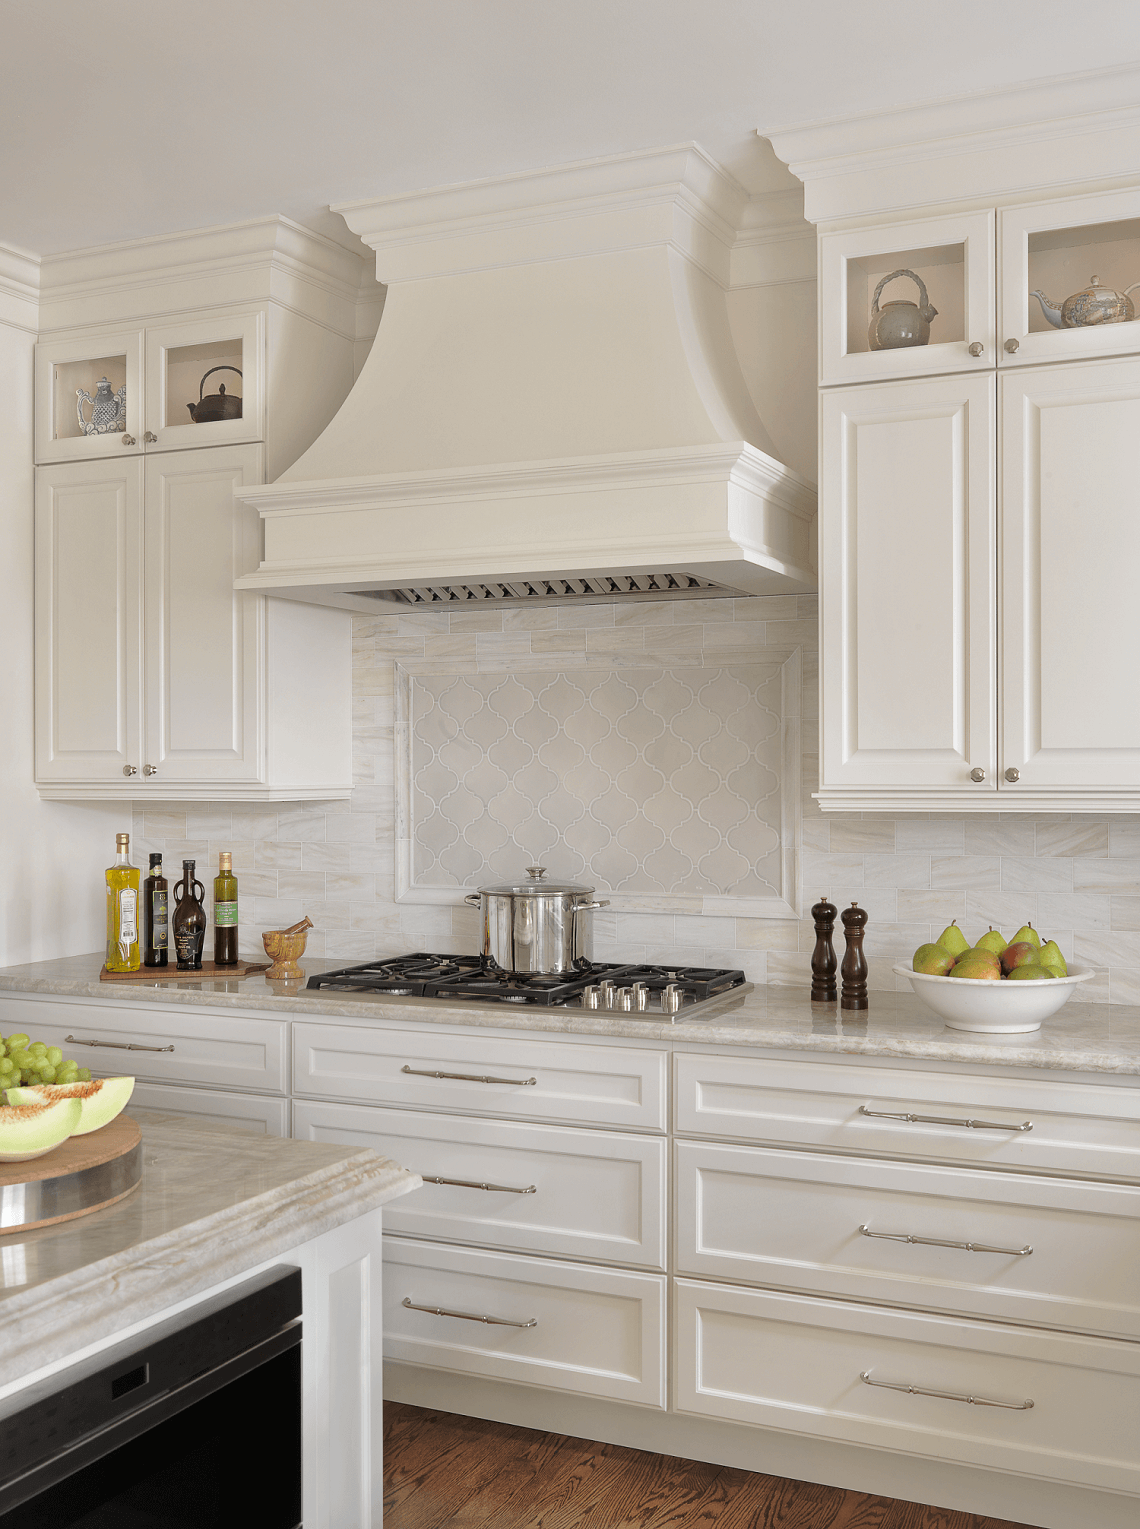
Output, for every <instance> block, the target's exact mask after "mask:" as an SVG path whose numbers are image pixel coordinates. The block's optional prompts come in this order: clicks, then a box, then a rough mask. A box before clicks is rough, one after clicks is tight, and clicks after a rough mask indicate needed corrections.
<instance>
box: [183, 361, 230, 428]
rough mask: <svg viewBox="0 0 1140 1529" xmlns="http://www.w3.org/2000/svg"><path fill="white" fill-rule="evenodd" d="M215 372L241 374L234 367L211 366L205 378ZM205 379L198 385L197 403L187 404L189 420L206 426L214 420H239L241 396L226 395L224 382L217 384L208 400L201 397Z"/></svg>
mask: <svg viewBox="0 0 1140 1529" xmlns="http://www.w3.org/2000/svg"><path fill="white" fill-rule="evenodd" d="M215 372H237V374H238V376H239V377H240V376H241V372H240V371H239V370H238V368H237V367H236V366H212V367H211V368H210V370H209V371H208V372H207V373H206V377H212V376H213V375H214V373H215ZM206 377H203V378H202V380H201V382H200V383H199V384H198V402H197V403H188V404H187V405H186V407H187V408H188V409H189V410H190V418H191V419H192V420H193V421H194V423H195V424H196V425H207V424H210V423H211V422H212V421H213V420H216V419H240V418H241V394H240V393H227V392H226V385H225V383H224V382H220V383H219V384H218V391H217V392H216V393H211V394H210V395H209V397H208V398H203V397H202V389H203V388H204V387H205V386H206Z"/></svg>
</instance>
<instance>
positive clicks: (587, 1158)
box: [0, 956, 1140, 1529]
mask: <svg viewBox="0 0 1140 1529" xmlns="http://www.w3.org/2000/svg"><path fill="white" fill-rule="evenodd" d="M342 964H343V963H342ZM331 965H333V963H330V962H322V961H317V960H306V962H305V966H306V968H307V970H309V971H310V972H315V971H318V970H320V969H322V968H327V967H329V966H331ZM97 977H98V957H95V956H92V957H84V958H73V959H71V960H69V961H57V962H48V963H41V964H39V965H37V966H32V967H24V968H13V969H8V970H6V971H4V972H0V1031H3V1032H5V1033H7V1032H8V1031H10V1030H11V1029H13V1028H15V1027H16V1026H17V1025H18V1026H19V1027H20V1028H21V1029H24V1030H27V1031H29V1032H30V1033H32V1034H43V1035H45V1036H46V1035H48V1034H49V1032H50V1034H51V1035H53V1036H55V1035H57V1034H58V1035H60V1036H62V1037H66V1036H67V1035H71V1036H73V1037H74V1041H73V1043H69V1046H68V1050H69V1052H70V1053H71V1054H74V1055H75V1056H77V1057H79V1058H81V1060H82V1062H83V1064H84V1065H87V1066H90V1067H92V1069H93V1070H99V1071H103V1072H111V1071H120V1070H127V1068H129V1070H131V1071H132V1072H136V1073H137V1074H138V1076H139V1080H140V1081H139V1084H138V1094H139V1097H141V1098H142V1099H143V1101H144V1102H146V1103H158V1102H163V1103H166V1104H167V1105H169V1106H171V1107H174V1106H175V1105H177V1107H179V1108H185V1109H188V1110H193V1111H195V1112H197V1113H198V1114H199V1115H200V1116H201V1117H203V1118H209V1119H215V1120H217V1119H221V1118H226V1117H227V1116H228V1117H229V1118H235V1119H237V1118H240V1119H242V1120H243V1121H244V1122H245V1124H246V1125H247V1127H252V1128H254V1129H258V1130H261V1131H264V1132H269V1133H273V1132H276V1133H278V1134H281V1135H285V1134H292V1135H293V1136H295V1137H298V1138H302V1139H304V1140H308V1141H312V1142H324V1143H331V1144H335V1145H339V1146H341V1147H348V1146H373V1147H375V1148H376V1150H377V1151H378V1152H379V1153H380V1154H381V1155H382V1156H384V1157H386V1158H390V1159H392V1160H394V1161H396V1162H401V1163H404V1164H406V1165H407V1167H408V1168H409V1169H411V1170H412V1171H413V1172H415V1173H418V1174H420V1175H421V1176H422V1178H423V1180H424V1182H425V1187H424V1189H423V1191H422V1192H420V1193H417V1194H415V1195H412V1196H410V1197H408V1198H407V1199H406V1200H402V1201H400V1202H399V1203H397V1204H396V1205H394V1206H393V1207H392V1208H391V1210H390V1211H389V1212H387V1213H386V1217H385V1231H386V1234H387V1235H386V1243H385V1269H386V1287H385V1312H384V1326H385V1354H386V1359H387V1364H386V1374H385V1390H386V1394H387V1395H389V1396H391V1397H393V1398H395V1399H399V1400H402V1401H407V1402H412V1403H416V1404H419V1405H424V1406H429V1407H437V1408H441V1409H444V1410H451V1411H459V1412H468V1413H470V1414H472V1415H478V1416H485V1417H489V1418H495V1419H498V1420H502V1421H507V1422H517V1423H522V1424H527V1425H530V1426H539V1427H546V1428H548V1429H551V1430H553V1431H558V1432H566V1433H571V1434H576V1435H578V1436H585V1437H592V1438H602V1439H607V1440H611V1441H613V1442H616V1443H624V1444H630V1445H633V1446H635V1447H640V1448H648V1449H655V1450H659V1451H661V1452H664V1453H673V1454H680V1455H686V1456H688V1457H690V1458H697V1459H706V1460H711V1461H716V1462H721V1463H725V1464H730V1465H741V1466H745V1467H747V1468H749V1469H753V1470H764V1471H768V1472H771V1473H773V1474H780V1475H787V1476H792V1477H797V1478H799V1479H802V1480H809V1481H820V1482H825V1483H828V1484H832V1485H839V1486H847V1487H853V1488H857V1489H859V1490H863V1491H869V1492H875V1493H880V1494H882V1495H886V1496H894V1497H902V1498H909V1499H911V1500H913V1501H917V1502H923V1503H935V1504H937V1505H940V1506H945V1507H949V1508H954V1509H959V1510H962V1511H970V1512H976V1513H988V1514H991V1515H993V1516H996V1517H1002V1518H1005V1519H1008V1520H1012V1521H1015V1522H1021V1523H1030V1524H1035V1525H1040V1526H1044V1529H1077V1526H1082V1529H1083V1526H1086V1525H1088V1524H1089V1523H1096V1524H1097V1526H1098V1529H1125V1526H1131V1525H1132V1524H1133V1523H1134V1522H1135V1519H1136V1515H1137V1512H1138V1511H1140V1467H1138V1464H1137V1461H1136V1455H1135V1448H1134V1439H1133V1429H1132V1423H1131V1420H1132V1419H1133V1418H1134V1417H1135V1416H1136V1415H1137V1414H1138V1413H1140V1296H1138V1295H1137V1292H1136V1289H1135V1279H1134V1277H1133V1271H1134V1270H1135V1268H1136V1267H1137V1266H1138V1264H1140V1088H1138V1087H1137V1080H1138V1079H1140V1011H1138V1010H1136V1009H1131V1008H1124V1007H1123V1006H1112V1005H1079V1004H1078V1003H1076V1002H1075V1001H1074V1002H1071V1003H1070V1004H1068V1005H1067V1006H1066V1007H1065V1008H1063V1009H1062V1010H1061V1011H1060V1012H1059V1013H1058V1014H1057V1015H1055V1016H1054V1017H1053V1018H1052V1019H1050V1020H1048V1021H1046V1023H1045V1025H1044V1026H1043V1027H1042V1029H1041V1031H1040V1032H1037V1033H1036V1034H1031V1035H1028V1036H1026V1035H1019V1036H1015V1037H1011V1038H1008V1039H1003V1038H1000V1037H992V1036H991V1037H979V1036H974V1035H969V1034H961V1033H957V1032H954V1031H951V1030H947V1029H945V1028H944V1027H943V1026H942V1024H941V1022H940V1021H939V1020H937V1019H936V1018H935V1016H933V1015H932V1014H930V1013H929V1012H928V1011H926V1010H924V1009H923V1008H922V1007H921V1005H920V1003H919V1000H918V999H917V998H916V997H915V996H914V995H912V994H909V993H894V994H879V993H875V994H872V995H871V1007H870V1009H869V1010H868V1011H866V1012H865V1013H858V1014H848V1013H845V1012H843V1011H841V1010H840V1009H839V1008H838V1006H836V1005H813V1004H812V1003H811V1002H810V997H809V994H808V992H807V990H806V989H804V990H793V989H782V988H767V989H762V988H757V989H754V990H752V991H749V992H746V993H732V994H729V995H727V996H726V997H725V999H724V1000H723V1002H719V1001H718V1003H717V1004H716V1005H715V1006H714V1007H713V1008H711V1009H705V1010H703V1011H702V1013H701V1015H700V1016H699V1017H698V1016H694V1017H693V1018H691V1019H685V1018H681V1019H679V1020H678V1021H676V1022H674V1023H670V1022H668V1021H667V1020H664V1019H662V1018H660V1017H642V1016H640V1015H633V1014H629V1013H605V1012H597V1011H582V1010H568V1009H556V1008H555V1009H552V1008H544V1007H538V1006H534V1007H531V1006H525V1005H518V1006H514V1005H494V1006H491V1005H482V1004H480V1003H478V1002H477V1001H469V1000H464V1001H462V1002H461V1001H457V1000H441V999H416V998H401V997H391V996H388V997H382V998H377V997H359V996H356V995H355V994H351V993H343V992H333V993H328V994H317V993H306V992H305V990H304V989H303V988H302V987H300V986H299V985H290V986H282V985H276V984H269V983H267V982H266V981H265V979H264V977H263V976H260V975H257V976H253V977H249V978H245V979H236V980H232V981H226V982H224V983H212V984H199V983H194V984H193V985H190V984H189V983H188V984H186V985H185V986H183V985H182V984H180V983H175V984H173V985H171V984H164V985H163V986H162V988H155V987H145V986H144V987H139V988H135V987H133V986H132V987H130V988H128V987H127V985H126V984H121V985H120V984H111V983H107V984H100V983H99V982H98V980H97ZM104 1048H110V1049H104ZM121 1048H134V1049H131V1050H130V1051H129V1054H128V1053H127V1052H126V1051H125V1050H123V1049H121ZM472 1319H474V1320H472ZM971 1399H972V1402H971ZM1030 1402H1032V1406H1029V1405H1027V1404H1028V1403H1030ZM963 1403H966V1404H967V1405H963Z"/></svg>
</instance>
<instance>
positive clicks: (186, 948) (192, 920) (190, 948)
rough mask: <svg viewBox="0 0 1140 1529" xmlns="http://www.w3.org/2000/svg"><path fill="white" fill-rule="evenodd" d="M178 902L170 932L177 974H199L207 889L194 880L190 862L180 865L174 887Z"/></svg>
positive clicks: (191, 861) (204, 940)
mask: <svg viewBox="0 0 1140 1529" xmlns="http://www.w3.org/2000/svg"><path fill="white" fill-rule="evenodd" d="M174 896H175V897H176V898H177V902H176V903H175V906H174V917H173V918H172V919H171V921H170V932H171V934H172V935H173V936H174V953H175V955H176V956H177V957H178V962H177V966H178V970H179V971H180V972H200V971H201V970H202V946H203V945H204V944H205V943H206V908H205V896H206V889H205V887H204V886H203V885H202V883H201V882H200V881H195V879H194V862H193V860H184V861H183V862H182V879H181V881H179V882H177V883H176V884H175V887H174Z"/></svg>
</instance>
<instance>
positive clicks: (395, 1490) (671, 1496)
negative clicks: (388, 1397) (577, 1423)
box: [384, 1402, 1030, 1529]
mask: <svg viewBox="0 0 1140 1529" xmlns="http://www.w3.org/2000/svg"><path fill="white" fill-rule="evenodd" d="M384 1423H385V1427H384V1435H385V1454H384V1463H385V1498H384V1529H445V1526H446V1529H476V1526H480V1529H1030V1526H1025V1525H1019V1524H1011V1523H1008V1522H1007V1521H1006V1520H1004V1519H1000V1520H999V1519H996V1518H977V1517H975V1516H974V1515H973V1514H970V1513H950V1512H948V1511H946V1510H945V1509H943V1508H922V1507H917V1506H916V1505H915V1504H914V1503H906V1502H895V1501H893V1500H892V1499H890V1498H888V1497H869V1496H868V1495H867V1494H866V1493H865V1492H846V1491H840V1490H838V1489H836V1488H833V1487H820V1486H811V1485H809V1484H808V1483H805V1482H800V1481H785V1480H782V1479H781V1478H780V1477H778V1476H759V1475H755V1474H753V1473H752V1472H751V1471H741V1470H735V1469H733V1468H732V1467H730V1466H720V1465H703V1464H701V1463H700V1462H699V1461H696V1460H679V1459H677V1458H676V1457H674V1456H671V1455H651V1454H647V1453H645V1452H644V1451H642V1450H637V1449H626V1448H623V1447H622V1446H621V1445H617V1444H597V1443H591V1442H590V1441H589V1440H587V1439H571V1438H568V1437H567V1436H566V1435H565V1434H556V1433H536V1432H535V1431H534V1430H533V1429H529V1428H515V1427H511V1426H509V1425H508V1424H506V1423H488V1422H484V1421H482V1420H481V1419H479V1418H467V1417H460V1416H459V1415H458V1414H457V1413H452V1412H429V1411H427V1410H426V1409H424V1408H422V1407H408V1406H405V1405H404V1404H403V1403H402V1402H385V1404H384Z"/></svg>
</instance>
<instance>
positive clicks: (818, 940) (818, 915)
mask: <svg viewBox="0 0 1140 1529" xmlns="http://www.w3.org/2000/svg"><path fill="white" fill-rule="evenodd" d="M838 912H839V909H838V908H837V907H836V906H835V904H834V903H829V902H828V900H827V898H826V897H821V898H820V900H819V902H817V903H816V905H815V907H814V908H813V909H812V910H811V916H812V918H813V919H815V949H814V950H813V951H812V956H811V1001H812V1003H834V1002H835V1000H836V998H838V996H839V994H838V991H837V989H836V984H835V973H836V972H837V971H838V970H839V962H838V961H837V960H836V959H835V946H834V945H833V944H832V941H831V936H832V932H833V931H834V929H835V918H836V915H837V913H838Z"/></svg>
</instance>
